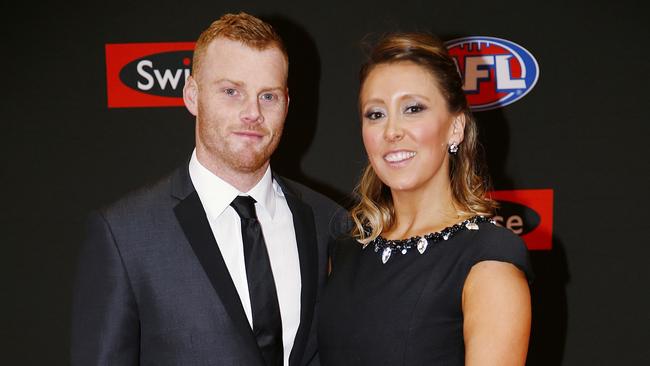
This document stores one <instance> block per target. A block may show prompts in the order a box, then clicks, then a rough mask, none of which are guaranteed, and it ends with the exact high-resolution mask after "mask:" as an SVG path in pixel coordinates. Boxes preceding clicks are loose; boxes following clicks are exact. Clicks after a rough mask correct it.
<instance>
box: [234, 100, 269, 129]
mask: <svg viewBox="0 0 650 366" xmlns="http://www.w3.org/2000/svg"><path fill="white" fill-rule="evenodd" d="M239 116H240V118H241V119H242V121H244V122H246V123H259V122H262V121H263V120H264V118H263V116H262V112H261V110H260V103H259V100H258V99H257V98H251V100H248V101H247V102H246V103H245V104H244V106H243V108H242V110H241V112H240V114H239Z"/></svg>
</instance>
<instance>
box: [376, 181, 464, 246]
mask: <svg viewBox="0 0 650 366" xmlns="http://www.w3.org/2000/svg"><path fill="white" fill-rule="evenodd" d="M391 193H392V197H393V207H394V208H395V223H394V224H393V226H392V227H391V228H389V229H388V230H384V232H383V233H382V236H383V237H384V238H386V239H404V238H408V237H411V236H415V235H424V234H427V233H431V232H435V231H439V230H442V229H444V228H446V227H448V226H451V225H453V224H456V223H458V222H459V221H462V220H464V219H465V217H462V216H460V215H459V213H458V209H457V208H456V205H455V203H454V199H453V194H452V192H451V187H450V186H449V185H442V186H440V187H426V188H424V189H420V190H414V191H392V192H391Z"/></svg>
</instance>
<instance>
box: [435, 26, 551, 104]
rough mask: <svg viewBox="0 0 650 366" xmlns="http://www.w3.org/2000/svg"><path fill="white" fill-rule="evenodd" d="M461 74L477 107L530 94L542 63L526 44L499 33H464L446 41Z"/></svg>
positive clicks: (467, 93) (502, 102)
mask: <svg viewBox="0 0 650 366" xmlns="http://www.w3.org/2000/svg"><path fill="white" fill-rule="evenodd" d="M445 44H446V46H447V49H448V50H449V54H450V55H451V56H452V57H453V59H454V61H455V62H456V65H457V66H458V70H459V71H460V74H461V76H462V77H463V90H464V91H465V94H466V96H467V101H468V103H469V105H470V107H471V109H472V110H473V111H486V110H489V109H496V108H500V107H504V106H507V105H508V104H512V103H514V102H516V101H517V100H519V99H521V98H523V97H524V95H526V94H528V93H529V92H530V91H531V90H532V89H533V87H534V86H535V84H536V83H537V79H538V78H539V66H538V64H537V60H535V58H534V57H533V55H532V54H531V53H530V52H528V50H526V49H525V48H523V47H522V46H520V45H518V44H516V43H514V42H510V41H507V40H505V39H501V38H495V37H483V36H480V37H464V38H457V39H453V40H451V41H448V42H445Z"/></svg>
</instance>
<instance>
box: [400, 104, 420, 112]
mask: <svg viewBox="0 0 650 366" xmlns="http://www.w3.org/2000/svg"><path fill="white" fill-rule="evenodd" d="M423 110H424V106H422V105H419V104H416V105H411V106H408V107H406V109H405V110H404V113H418V112H422V111H423Z"/></svg>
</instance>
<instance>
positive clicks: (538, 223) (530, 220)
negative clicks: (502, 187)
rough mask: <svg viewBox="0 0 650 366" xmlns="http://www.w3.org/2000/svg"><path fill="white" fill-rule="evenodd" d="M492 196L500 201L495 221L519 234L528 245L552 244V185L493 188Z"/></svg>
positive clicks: (546, 246)
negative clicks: (528, 187) (508, 189)
mask: <svg viewBox="0 0 650 366" xmlns="http://www.w3.org/2000/svg"><path fill="white" fill-rule="evenodd" d="M489 196H490V197H491V198H492V199H494V200H496V201H498V202H499V204H500V208H499V209H498V210H497V214H496V216H495V217H494V220H495V221H496V223H497V224H498V225H500V226H504V227H506V228H508V229H510V230H512V231H513V232H514V233H515V234H518V235H520V236H521V238H522V239H523V240H524V241H525V242H526V246H527V247H528V249H530V250H550V249H551V248H552V247H553V190H552V189H518V190H512V191H492V192H490V194H489Z"/></svg>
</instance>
